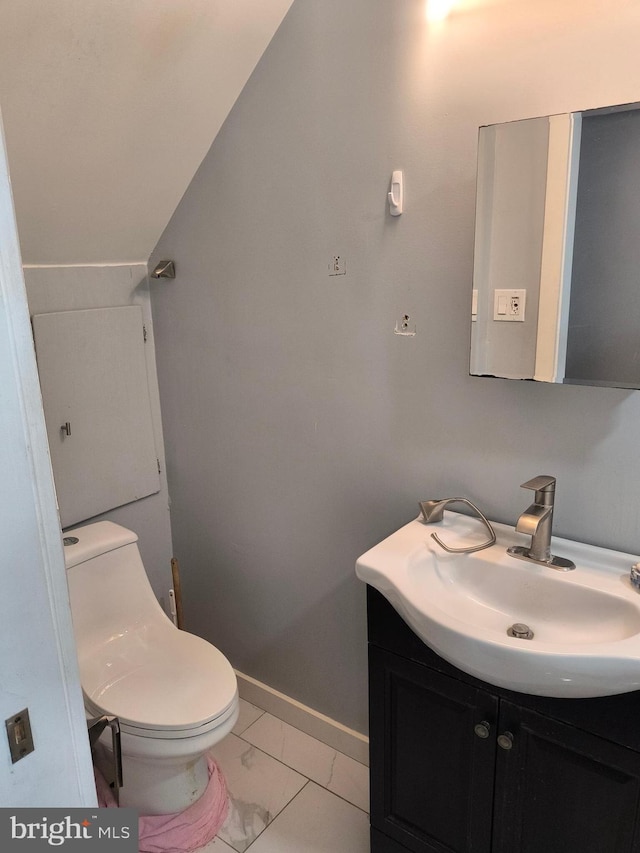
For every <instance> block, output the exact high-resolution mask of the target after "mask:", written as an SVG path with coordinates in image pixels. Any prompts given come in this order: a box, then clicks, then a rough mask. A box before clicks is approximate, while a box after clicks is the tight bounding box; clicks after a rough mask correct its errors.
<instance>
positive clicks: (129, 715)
mask: <svg viewBox="0 0 640 853" xmlns="http://www.w3.org/2000/svg"><path fill="white" fill-rule="evenodd" d="M137 541H138V537H137V536H136V534H135V533H133V532H132V531H131V530H127V529H126V528H124V527H120V525H117V524H113V523H112V522H110V521H100V522H97V523H95V524H89V525H87V526H86V527H78V528H76V529H74V530H66V531H65V532H64V542H65V548H64V552H65V562H66V567H67V580H68V584H69V596H70V599H71V613H72V618H73V627H74V633H75V637H76V645H77V650H78V662H79V665H80V681H81V684H82V691H83V694H84V702H85V710H86V712H87V716H88V717H97V716H102V715H104V714H106V715H111V716H116V717H118V719H119V721H120V731H121V745H122V769H123V787H122V788H121V789H120V805H121V806H128V807H131V808H135V809H137V810H138V812H139V813H140V814H141V815H158V814H175V813H177V812H181V811H183V810H184V809H186V808H188V807H189V806H190V805H192V804H193V803H194V802H195V801H196V800H197V799H199V798H200V796H201V795H202V794H203V793H204V791H205V789H206V787H207V784H208V781H209V771H208V761H207V752H208V751H209V750H210V749H211V748H212V747H213V746H214V744H216V743H218V741H220V740H222V738H223V737H225V735H227V734H228V733H229V732H230V731H231V729H232V728H233V726H234V724H235V722H236V720H237V718H238V687H237V681H236V676H235V673H234V671H233V669H232V667H231V664H230V663H229V661H228V660H227V659H226V658H225V656H224V655H223V654H222V653H221V652H220V651H218V649H216V648H215V647H214V646H212V645H211V644H210V643H208V642H206V640H203V639H202V638H201V637H196V636H195V635H193V634H189V633H187V632H186V631H182V630H179V629H178V628H177V627H176V626H175V625H174V624H173V622H172V621H171V620H170V619H169V618H168V616H167V615H166V614H165V612H164V611H163V609H162V608H161V606H160V604H159V603H158V601H157V599H156V597H155V595H154V593H153V590H152V589H151V584H150V583H149V580H148V578H147V575H146V573H145V570H144V566H143V564H142V559H141V557H140V552H139V550H138V545H137ZM104 737H105V745H104V748H105V749H107V748H108V745H110V738H109V737H107V732H105V734H104Z"/></svg>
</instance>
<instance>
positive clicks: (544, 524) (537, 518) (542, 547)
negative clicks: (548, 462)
mask: <svg viewBox="0 0 640 853" xmlns="http://www.w3.org/2000/svg"><path fill="white" fill-rule="evenodd" d="M522 488H523V489H532V490H533V491H535V497H534V499H533V503H532V504H531V506H529V507H528V508H527V509H526V510H525V511H524V512H523V513H522V515H521V516H520V518H519V519H518V521H517V522H516V530H517V531H518V533H526V534H527V535H529V536H531V544H530V547H529V548H524V547H523V546H521V545H513V546H512V547H511V548H507V553H508V554H511V556H512V557H517V558H518V559H520V560H530V561H531V562H533V563H541V564H542V565H543V566H549V567H550V568H552V569H560V570H562V571H564V572H568V571H569V570H570V569H575V563H572V562H571V560H566V559H565V558H564V557H554V556H552V554H551V531H552V525H553V504H554V499H555V493H556V478H555V477H551V476H549V475H548V474H540V475H539V476H537V477H534V478H533V479H532V480H527V482H526V483H523V484H522Z"/></svg>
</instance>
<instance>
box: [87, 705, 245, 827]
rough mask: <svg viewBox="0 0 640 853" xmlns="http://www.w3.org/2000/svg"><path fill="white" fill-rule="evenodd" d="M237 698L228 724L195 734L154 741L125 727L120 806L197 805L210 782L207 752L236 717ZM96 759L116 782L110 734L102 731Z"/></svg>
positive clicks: (171, 809)
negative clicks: (193, 735)
mask: <svg viewBox="0 0 640 853" xmlns="http://www.w3.org/2000/svg"><path fill="white" fill-rule="evenodd" d="M238 708H239V706H238V702H237V700H236V702H235V703H234V705H233V706H232V708H231V710H230V713H229V715H228V716H227V718H226V720H225V721H224V723H222V724H221V725H220V726H218V727H217V728H216V729H214V730H213V731H209V732H206V733H205V734H203V735H198V736H195V737H192V738H185V739H184V740H181V739H176V740H173V739H168V740H155V739H154V738H146V737H137V736H135V735H131V734H129V733H128V732H126V731H122V732H121V742H122V779H123V786H122V787H121V788H120V806H122V807H128V808H133V809H136V810H137V811H138V814H140V815H163V814H178V813H179V812H182V811H184V810H185V809H187V808H189V806H191V805H193V803H195V802H196V800H198V799H199V798H200V797H201V796H202V794H203V793H204V792H205V790H206V788H207V785H208V784H209V769H208V764H207V754H208V752H209V750H210V749H211V748H212V747H213V746H214V745H215V744H216V743H218V742H219V741H220V740H222V738H223V737H225V736H226V735H227V734H229V732H230V731H231V729H232V728H233V726H234V725H235V723H236V720H237V719H238ZM94 761H95V764H96V766H97V768H98V769H99V770H100V772H101V773H102V775H103V776H104V777H105V779H106V780H107V781H108V782H109V783H111V782H113V766H114V765H113V752H112V750H111V736H110V733H109V732H107V731H105V732H103V734H102V736H101V737H100V740H99V741H98V743H97V744H96V746H95V747H94Z"/></svg>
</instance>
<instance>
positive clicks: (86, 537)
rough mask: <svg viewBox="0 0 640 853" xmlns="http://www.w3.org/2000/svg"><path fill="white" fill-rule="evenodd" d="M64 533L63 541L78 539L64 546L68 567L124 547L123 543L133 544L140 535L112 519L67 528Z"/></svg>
mask: <svg viewBox="0 0 640 853" xmlns="http://www.w3.org/2000/svg"><path fill="white" fill-rule="evenodd" d="M62 535H63V538H64V539H63V541H64V540H69V539H77V540H78V541H77V542H74V543H71V544H65V546H64V561H65V565H66V567H67V568H68V569H70V568H72V567H73V566H77V565H78V564H79V563H85V562H86V561H87V560H91V559H92V558H93V557H98V556H99V555H100V554H106V553H107V552H108V551H114V550H115V549H116V548H122V547H123V545H131V544H133V543H134V542H137V541H138V537H137V536H136V534H135V533H134V532H133V531H132V530H127V528H126V527H120V525H119V524H114V523H113V522H112V521H97V522H95V523H94V524H87V525H86V526H85V527H76V528H74V529H73V530H65V531H64V532H63V534H62Z"/></svg>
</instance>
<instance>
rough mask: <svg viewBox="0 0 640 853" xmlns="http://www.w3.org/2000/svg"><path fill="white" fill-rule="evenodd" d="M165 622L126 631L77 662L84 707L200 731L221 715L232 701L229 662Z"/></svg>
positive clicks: (159, 726)
mask: <svg viewBox="0 0 640 853" xmlns="http://www.w3.org/2000/svg"><path fill="white" fill-rule="evenodd" d="M167 626H168V630H164V629H163V627H162V626H160V627H159V628H156V629H155V630H154V629H153V628H151V627H150V626H148V625H147V626H144V627H143V628H141V629H140V630H139V631H133V632H127V633H126V634H125V635H122V636H120V637H115V638H114V639H113V640H112V641H111V642H109V643H108V644H107V647H106V648H105V649H103V650H102V651H101V653H100V654H95V650H94V654H93V655H92V656H91V657H90V658H89V659H88V660H85V661H83V660H80V677H81V681H82V687H83V690H84V692H85V697H86V704H87V708H88V710H89V711H91V712H92V713H93V712H95V713H96V714H108V715H112V716H115V717H118V718H119V719H120V721H121V722H122V723H123V724H125V725H131V726H135V727H138V728H142V729H151V730H154V731H163V730H181V731H188V730H190V729H199V730H200V731H202V730H203V727H204V728H209V727H210V726H209V725H207V724H213V723H215V720H216V719H217V718H218V717H224V716H225V715H226V714H227V712H228V711H229V708H230V707H231V706H232V705H233V704H234V703H235V702H236V701H237V680H236V675H235V673H234V671H233V669H232V667H231V664H230V663H229V661H228V660H227V659H226V658H225V656H224V655H223V654H222V652H220V651H219V650H218V649H216V648H215V646H212V645H211V644H210V643H208V642H206V640H203V639H202V638H201V637H196V636H195V635H193V634H189V633H187V632H186V631H178V630H176V629H175V628H174V627H173V626H172V625H171V624H170V623H167ZM211 727H212V726H211ZM194 734H195V732H194Z"/></svg>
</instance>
